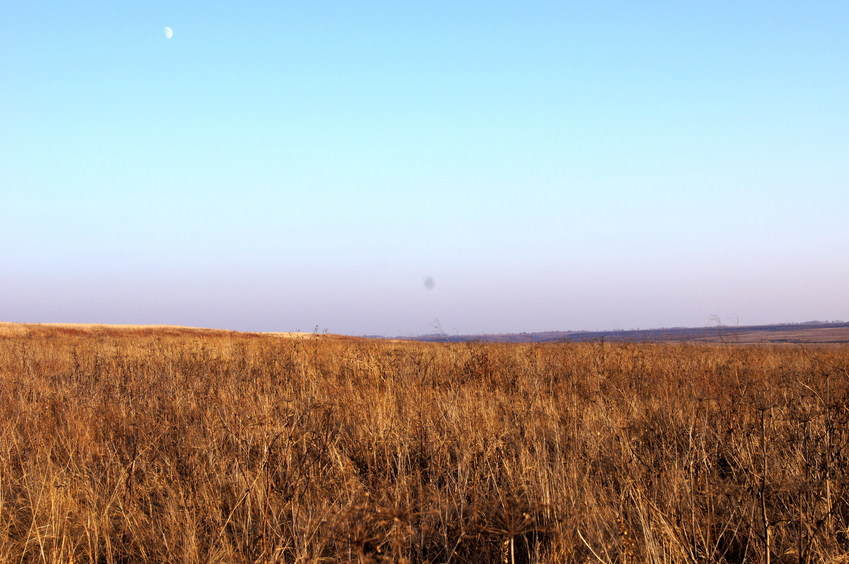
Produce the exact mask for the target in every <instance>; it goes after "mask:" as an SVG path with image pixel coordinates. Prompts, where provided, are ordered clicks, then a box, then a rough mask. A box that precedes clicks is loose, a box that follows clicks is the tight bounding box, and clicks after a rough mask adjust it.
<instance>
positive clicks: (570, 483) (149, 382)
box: [0, 324, 849, 563]
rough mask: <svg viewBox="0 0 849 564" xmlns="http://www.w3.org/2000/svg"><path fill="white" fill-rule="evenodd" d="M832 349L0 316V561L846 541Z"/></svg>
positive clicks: (845, 377)
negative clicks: (431, 336)
mask: <svg viewBox="0 0 849 564" xmlns="http://www.w3.org/2000/svg"><path fill="white" fill-rule="evenodd" d="M847 370H849V348H843V347H835V346H832V347H816V346H806V347H796V346H781V347H770V346H748V345H694V344H640V345H636V344H610V343H580V344H550V345H533V344H462V343H455V344H448V343H414V342H382V341H368V340H356V339H350V338H349V339H343V338H334V337H331V336H325V337H321V338H318V337H316V338H310V337H308V336H301V338H295V337H293V336H281V335H277V336H275V335H265V336H263V335H252V334H238V333H229V332H220V331H203V330H197V331H189V330H182V329H178V328H167V327H166V328H143V327H142V328H139V327H136V328H133V327H125V328H104V327H101V328H94V329H93V328H85V327H74V326H21V325H10V324H7V325H3V326H0V562H38V561H44V562H60V561H61V562H141V561H156V562H319V561H323V562H455V563H460V562H508V563H518V562H615V563H626V562H770V561H771V562H849V533H847V526H849V395H848V394H849V372H847Z"/></svg>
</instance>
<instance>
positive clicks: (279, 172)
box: [0, 0, 849, 336]
mask: <svg viewBox="0 0 849 564" xmlns="http://www.w3.org/2000/svg"><path fill="white" fill-rule="evenodd" d="M2 13H3V18H2V19H0V69H2V73H3V76H4V86H5V88H2V89H0V107H2V115H3V119H2V120H0V132H2V135H0V237H2V241H3V242H2V245H0V250H2V254H0V287H2V290H3V291H2V293H1V294H0V320H2V321H20V322H78V323H115V324H174V325H186V326H197V327H214V328H223V329H234V330H246V331H296V330H301V331H313V330H314V329H315V328H318V330H319V331H325V330H327V331H329V332H332V333H345V334H354V335H364V334H375V335H376V334H380V335H387V336H395V335H400V336H403V335H420V334H426V333H433V332H438V331H444V332H445V333H449V334H455V333H459V334H480V333H518V332H535V331H556V330H588V331H590V330H611V329H636V328H643V329H646V328H658V327H683V326H690V327H699V326H707V325H712V324H715V322H716V320H717V319H719V320H720V321H721V322H723V323H725V324H728V325H733V324H736V323H739V324H741V325H759V324H770V323H784V322H804V321H809V320H816V319H821V320H831V319H847V318H849V303H847V299H846V298H845V294H846V288H847V287H849V261H847V260H846V259H845V254H846V251H845V249H846V248H849V229H848V228H847V227H846V219H845V215H846V210H847V209H849V159H847V155H849V108H847V104H846V100H847V99H849V76H847V73H846V72H845V65H846V63H845V62H846V61H847V60H849V36H847V34H846V33H845V24H846V22H847V21H849V4H847V3H844V2H836V1H835V2H820V3H816V4H810V5H806V4H800V3H792V2H770V3H766V2H755V3H746V4H740V3H737V2H718V3H717V2H714V3H711V4H709V5H699V6H696V5H684V4H681V3H673V2H659V1H655V2H640V3H618V2H578V3H560V2H557V3H555V2H529V3H522V4H515V5H514V3H506V2H495V3H492V2H468V3H460V4H457V3H444V2H437V3H433V2H431V3H424V2H414V3H405V4H403V5H398V4H396V3H390V2H364V3H360V4H357V5H347V4H343V3H336V2H314V3H309V4H305V5H295V4H290V3H286V2H256V3H252V4H249V5H233V6H229V5H225V4H209V3H195V2H189V3H185V4H180V5H175V4H173V3H167V2H145V3H133V4H126V3H122V4H118V3H111V2H82V3H75V4H67V5H66V4H64V3H31V2H22V1H19V0H11V1H10V2H6V3H5V4H4V6H3V9H2ZM166 28H168V29H170V30H171V32H172V33H173V35H170V34H169V33H166V31H167V30H166Z"/></svg>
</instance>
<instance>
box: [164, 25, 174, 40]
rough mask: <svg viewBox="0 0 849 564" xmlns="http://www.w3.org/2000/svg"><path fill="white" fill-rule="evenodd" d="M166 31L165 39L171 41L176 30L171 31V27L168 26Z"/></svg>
mask: <svg viewBox="0 0 849 564" xmlns="http://www.w3.org/2000/svg"><path fill="white" fill-rule="evenodd" d="M164 31H165V39H171V38H172V37H174V30H173V29H171V28H170V27H167V26H166V27H165V29H164Z"/></svg>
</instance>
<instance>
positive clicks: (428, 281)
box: [424, 276, 436, 290]
mask: <svg viewBox="0 0 849 564" xmlns="http://www.w3.org/2000/svg"><path fill="white" fill-rule="evenodd" d="M424 285H425V288H427V289H428V290H433V288H434V286H436V282H435V281H434V280H433V278H431V277H430V276H426V277H425V279H424Z"/></svg>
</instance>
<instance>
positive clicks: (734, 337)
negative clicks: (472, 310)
mask: <svg viewBox="0 0 849 564" xmlns="http://www.w3.org/2000/svg"><path fill="white" fill-rule="evenodd" d="M414 340H419V341H434V342H435V341H443V342H446V341H447V342H469V341H472V342H474V341H480V342H490V343H551V342H567V343H578V342H584V341H600V340H607V341H620V342H622V341H624V342H634V343H642V342H695V343H729V344H733V343H739V344H748V343H776V344H780V343H821V344H828V343H849V323H844V322H842V321H839V322H823V321H809V322H806V323H782V324H778V325H750V326H733V327H729V326H726V325H718V326H712V327H668V328H662V329H631V330H615V331H542V332H537V333H505V334H500V335H437V334H431V335H422V336H420V337H416V338H415V339H414Z"/></svg>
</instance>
